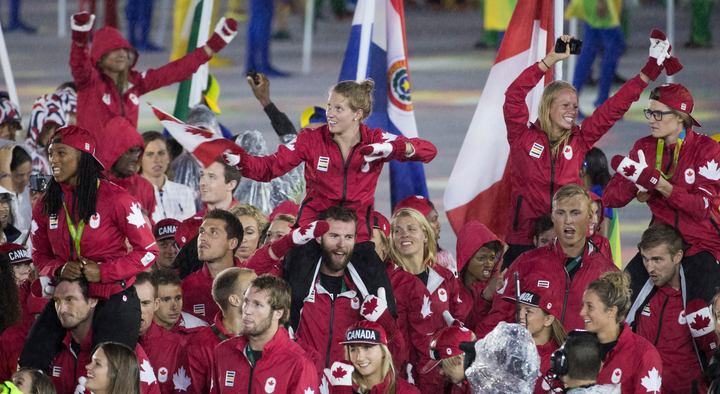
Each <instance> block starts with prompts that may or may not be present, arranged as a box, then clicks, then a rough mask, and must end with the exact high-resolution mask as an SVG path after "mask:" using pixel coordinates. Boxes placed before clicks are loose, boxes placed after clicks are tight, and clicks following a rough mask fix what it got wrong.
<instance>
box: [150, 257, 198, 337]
mask: <svg viewBox="0 0 720 394" xmlns="http://www.w3.org/2000/svg"><path fill="white" fill-rule="evenodd" d="M152 284H153V287H154V288H155V294H156V296H155V297H156V298H155V302H156V303H157V309H156V310H155V316H154V318H153V321H155V324H157V325H158V326H160V327H162V328H164V329H166V330H168V331H170V332H174V333H178V334H181V335H186V336H192V335H194V334H195V333H197V332H198V331H200V330H202V329H203V327H207V326H208V323H206V322H205V320H202V319H200V318H199V317H196V316H195V315H193V314H192V313H189V312H183V311H182V308H183V293H182V280H180V277H179V276H178V275H177V274H176V273H175V271H173V270H166V269H165V270H154V271H153V273H152Z"/></svg>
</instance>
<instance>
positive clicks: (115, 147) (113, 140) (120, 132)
mask: <svg viewBox="0 0 720 394" xmlns="http://www.w3.org/2000/svg"><path fill="white" fill-rule="evenodd" d="M95 137H96V138H97V142H98V148H97V158H98V160H100V162H101V163H102V164H103V165H104V166H105V168H106V169H107V170H108V171H110V168H111V167H112V165H113V164H114V163H115V161H117V159H119V158H120V156H122V155H123V154H124V153H125V152H127V150H128V149H130V148H132V147H133V146H139V147H140V149H141V150H140V152H141V153H142V150H143V149H144V147H145V143H144V141H143V138H142V136H141V135H140V133H138V131H137V130H136V129H135V128H134V127H133V126H132V125H131V124H130V122H128V121H127V119H125V118H122V117H120V116H117V117H114V118H113V119H111V120H110V122H108V124H107V126H105V130H104V132H102V133H98V134H97V135H96V136H95Z"/></svg>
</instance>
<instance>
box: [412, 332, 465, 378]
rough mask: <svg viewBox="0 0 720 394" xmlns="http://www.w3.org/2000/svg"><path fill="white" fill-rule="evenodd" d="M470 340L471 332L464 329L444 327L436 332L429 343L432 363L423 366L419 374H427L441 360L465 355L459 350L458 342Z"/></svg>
mask: <svg viewBox="0 0 720 394" xmlns="http://www.w3.org/2000/svg"><path fill="white" fill-rule="evenodd" d="M472 340H473V339H472V331H470V330H468V329H467V328H465V327H459V326H452V327H445V328H443V329H442V330H440V331H438V332H437V333H436V334H435V335H434V336H433V338H432V341H431V342H430V358H431V359H432V361H429V362H428V363H427V364H425V366H424V367H423V369H422V370H421V371H420V372H422V373H428V372H430V371H431V370H432V369H433V368H435V367H436V366H437V365H438V364H440V363H441V362H442V360H444V359H446V358H450V357H455V356H457V355H459V354H463V353H465V352H464V351H462V350H460V342H471V341H472Z"/></svg>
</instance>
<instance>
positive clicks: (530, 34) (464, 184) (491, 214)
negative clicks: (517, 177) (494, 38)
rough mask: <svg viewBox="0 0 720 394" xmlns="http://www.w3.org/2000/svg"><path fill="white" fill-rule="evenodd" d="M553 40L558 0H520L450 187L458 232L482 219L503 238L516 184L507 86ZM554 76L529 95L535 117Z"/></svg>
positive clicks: (448, 202) (450, 212)
mask: <svg viewBox="0 0 720 394" xmlns="http://www.w3.org/2000/svg"><path fill="white" fill-rule="evenodd" d="M560 6H562V4H560ZM560 23H562V20H560ZM554 41H555V34H554V28H553V1H550V0H545V1H543V0H519V1H518V2H517V5H516V6H515V11H514V13H513V15H512V18H511V19H510V25H509V26H508V29H507V32H506V33H505V36H504V38H503V41H502V45H501V46H500V50H499V51H498V54H497V58H496V59H495V64H494V65H493V67H492V69H491V70H490V76H489V77H488V80H487V82H486V84H485V89H484V90H483V93H482V96H481V97H480V102H479V104H478V107H477V109H476V110H475V115H474V116H473V120H472V122H471V123H470V128H469V130H468V132H467V135H466V136H465V141H464V142H463V145H462V148H460V153H459V154H458V157H457V161H456V162H455V167H454V168H453V171H452V173H451V174H450V179H449V180H448V185H447V188H446V189H445V197H444V203H445V208H446V213H447V216H448V220H449V221H450V224H451V225H452V227H453V230H455V232H458V231H459V230H460V228H461V227H462V226H463V225H464V224H465V223H467V222H469V221H472V220H477V221H479V222H480V223H483V224H485V225H486V226H487V227H488V228H489V229H490V230H491V231H492V232H493V233H495V234H497V235H498V237H500V238H501V239H502V238H504V235H505V226H506V222H507V218H508V211H509V209H510V187H511V186H510V175H511V174H509V173H508V171H509V166H508V157H509V154H510V145H509V144H508V141H507V129H506V127H505V120H504V119H503V109H502V106H503V103H504V102H505V91H506V90H507V88H508V86H510V84H511V83H512V81H514V80H515V78H517V77H518V75H520V73H521V72H522V71H523V70H525V69H526V68H527V67H528V66H530V65H531V64H533V63H537V62H539V61H540V60H542V58H543V57H545V55H546V54H547V52H548V49H552V48H553V42H554ZM550 82H552V72H551V71H548V72H547V73H546V75H545V83H544V84H543V83H540V84H538V87H536V88H535V89H534V90H533V92H531V93H530V94H529V95H528V100H527V104H528V107H529V109H530V119H532V120H534V119H536V118H537V106H538V103H539V102H540V95H541V93H542V89H543V87H544V86H545V85H546V84H547V83H550Z"/></svg>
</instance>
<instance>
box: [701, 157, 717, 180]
mask: <svg viewBox="0 0 720 394" xmlns="http://www.w3.org/2000/svg"><path fill="white" fill-rule="evenodd" d="M698 173H699V174H700V175H702V176H704V177H705V178H707V179H710V180H713V181H717V180H720V169H718V163H716V162H715V160H714V159H713V160H712V161H709V162H707V164H706V165H705V166H703V167H700V169H699V170H698Z"/></svg>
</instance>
